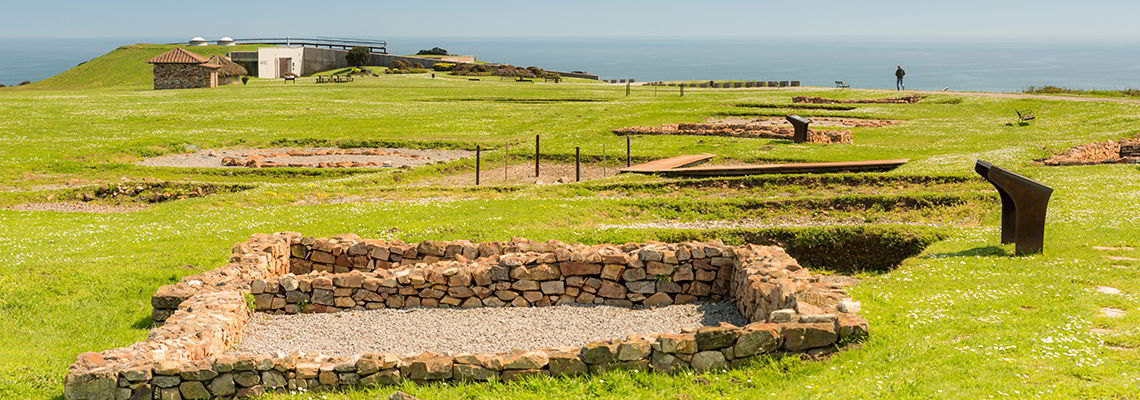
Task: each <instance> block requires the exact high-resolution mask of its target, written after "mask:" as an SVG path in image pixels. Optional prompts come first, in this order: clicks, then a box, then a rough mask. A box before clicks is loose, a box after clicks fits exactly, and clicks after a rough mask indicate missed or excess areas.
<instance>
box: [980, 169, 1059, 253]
mask: <svg viewBox="0 0 1140 400" xmlns="http://www.w3.org/2000/svg"><path fill="white" fill-rule="evenodd" d="M974 171H977V172H978V175H981V176H982V177H983V178H986V180H987V181H990V183H991V184H993V185H994V187H995V188H997V191H998V194H999V195H1000V196H1001V242H1002V244H1006V243H1016V244H1017V254H1018V255H1024V254H1035V253H1040V252H1042V251H1044V248H1045V211H1046V209H1048V208H1049V196H1051V195H1052V194H1053V189H1052V188H1050V187H1048V186H1045V185H1042V184H1040V183H1038V182H1036V181H1033V180H1032V179H1029V178H1026V177H1024V176H1021V175H1018V174H1015V173H1013V172H1010V171H1008V170H1005V169H1002V168H1000V167H996V166H994V165H993V164H990V163H988V162H985V161H982V160H978V163H977V164H976V165H975V166H974Z"/></svg>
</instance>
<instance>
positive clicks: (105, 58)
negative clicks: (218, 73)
mask: <svg viewBox="0 0 1140 400" xmlns="http://www.w3.org/2000/svg"><path fill="white" fill-rule="evenodd" d="M175 47H186V48H188V49H190V50H191V51H193V52H194V53H197V54H199V55H202V56H205V57H210V56H213V55H226V54H228V53H229V52H231V51H249V50H254V49H257V47H258V46H253V45H247V46H233V47H221V46H200V47H193V48H190V47H189V46H178V45H160V44H132V45H126V46H122V47H119V48H117V49H115V50H112V51H111V52H110V53H107V54H104V55H102V56H99V57H96V58H94V59H92V60H91V61H88V62H86V63H83V64H80V65H77V66H75V68H72V69H69V70H67V71H64V72H63V73H61V74H59V75H56V76H53V77H51V78H47V79H44V80H42V81H39V82H35V83H32V84H30V85H26V86H21V87H19V88H18V89H24V90H28V89H68V90H81V89H149V88H150V87H151V79H152V78H153V74H152V72H151V66H150V64H147V63H146V60H148V59H150V58H151V57H154V56H157V55H159V54H162V53H163V52H165V51H168V50H170V49H173V48H175Z"/></svg>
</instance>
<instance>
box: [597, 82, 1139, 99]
mask: <svg viewBox="0 0 1140 400" xmlns="http://www.w3.org/2000/svg"><path fill="white" fill-rule="evenodd" d="M647 83H649V82H634V83H633V86H642V85H645V84H647ZM603 84H604V85H613V86H625V84H624V83H603ZM686 89H688V88H686ZM693 89H715V90H788V91H790V90H812V91H818V90H840V89H834V88H829V87H819V86H797V87H752V88H693ZM850 90H861V91H866V92H881V93H909V94H953V95H961V96H979V97H1000V98H1007V99H1039V100H1058V101H1079V102H1097V101H1104V102H1110V103H1126V104H1140V99H1121V98H1115V97H1076V96H1058V95H1048V94H1028V93H994V92H958V91H947V92H943V91H939V90H902V91H898V90H890V89H850Z"/></svg>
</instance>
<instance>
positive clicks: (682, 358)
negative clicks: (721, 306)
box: [65, 233, 868, 400]
mask: <svg viewBox="0 0 1140 400" xmlns="http://www.w3.org/2000/svg"><path fill="white" fill-rule="evenodd" d="M250 296H252V297H253V300H252V302H253V303H254V304H250V299H249V297H250ZM713 299H730V300H732V301H734V302H735V303H736V305H737V307H738V308H739V309H740V311H741V313H742V314H743V315H744V316H746V317H747V318H748V319H749V321H751V323H749V324H748V325H746V326H733V325H729V324H722V325H721V326H716V327H703V328H699V329H685V330H682V333H680V334H658V335H637V336H629V337H625V338H617V339H614V340H609V341H602V342H594V343H589V344H586V345H583V346H577V347H559V348H545V349H531V350H516V351H512V352H507V353H486V354H435V353H421V354H360V355H356V356H353V357H327V356H323V355H320V354H304V353H294V354H281V353H279V354H264V355H248V354H240V355H234V354H227V353H226V351H227V349H229V348H230V347H231V346H232V345H233V344H235V343H237V342H238V341H240V339H241V335H242V333H243V329H244V327H245V325H246V324H247V323H248V322H249V320H250V317H251V315H252V313H253V312H254V311H253V310H252V309H251V308H253V307H251V306H255V307H256V308H257V309H259V310H263V311H268V312H277V313H292V312H335V311H340V310H350V309H369V308H381V307H414V306H420V307H425V306H426V307H431V306H436V307H464V306H466V307H478V306H482V307H487V306H543V305H550V304H560V303H571V302H579V303H594V304H616V305H626V306H633V305H646V306H652V305H656V304H668V303H669V302H689V301H698V300H713ZM417 302H418V303H417ZM152 303H154V304H155V305H156V310H155V314H156V315H162V316H164V318H162V321H163V322H164V323H163V324H162V325H161V326H159V327H157V328H155V329H154V330H153V331H152V332H151V334H150V336H149V337H148V338H147V340H145V341H143V342H139V343H136V344H134V345H131V346H127V347H124V348H119V349H113V350H108V351H104V352H100V353H84V354H81V355H79V357H78V358H77V361H76V363H75V364H73V365H72V366H71V368H70V370H69V374H68V375H67V378H66V381H65V397H66V398H67V399H69V400H79V399H85V400H86V399H212V398H231V397H246V396H253V395H257V394H261V393H265V392H274V391H286V390H302V389H303V390H326V389H337V388H345V387H357V386H373V385H387V384H396V383H400V382H402V381H405V380H410V381H415V382H440V381H484V380H491V379H499V380H505V381H511V380H516V379H519V378H523V377H527V376H539V375H551V376H572V375H580V374H588V373H600V372H605V371H610V370H615V369H633V370H639V371H655V372H662V373H671V372H676V371H681V370H698V371H704V370H717V369H723V368H732V367H736V366H740V365H744V364H746V363H748V362H749V361H751V360H752V359H754V358H757V357H765V356H769V355H772V354H782V353H806V354H818V353H826V352H830V351H834V350H835V349H837V348H838V347H839V346H841V345H843V344H845V343H848V342H850V341H855V340H859V339H861V338H863V337H865V336H866V335H867V334H868V330H867V324H866V322H865V321H864V320H863V319H862V318H860V317H859V316H858V315H857V314H855V313H856V312H857V311H858V303H855V302H852V301H850V299H848V298H847V297H846V294H845V293H844V292H843V290H842V289H841V288H839V287H835V286H832V285H829V284H827V283H824V282H821V281H820V279H819V278H818V277H817V276H813V275H812V274H810V273H809V272H808V270H806V269H804V268H801V267H800V266H799V264H798V263H797V262H796V261H795V260H794V259H793V258H791V257H790V256H788V255H787V253H785V252H784V251H783V250H782V249H780V248H778V247H766V246H754V245H749V246H726V245H724V244H723V243H719V242H708V243H698V242H689V243H678V244H665V243H648V244H625V245H600V246H584V245H568V244H564V243H560V242H554V241H552V242H545V243H539V242H532V241H527V240H524V239H515V240H512V241H510V242H489V243H471V242H467V241H453V242H439V241H427V242H423V243H418V244H406V243H403V242H398V241H375V240H361V239H360V238H358V237H356V236H355V235H341V236H336V237H333V238H312V237H303V236H301V235H300V234H295V233H280V234H274V235H257V236H255V237H254V238H253V239H252V240H250V241H249V242H245V243H240V244H238V245H236V246H234V248H233V255H232V256H231V262H230V263H228V264H227V265H225V266H223V267H221V268H219V269H216V270H213V271H210V272H207V273H203V274H199V275H195V276H191V277H187V278H184V279H183V280H182V281H180V282H178V283H176V284H174V285H169V286H164V287H163V288H160V289H159V290H158V292H157V293H156V294H155V296H154V298H153V299H152ZM159 305H161V306H163V307H161V308H160V307H159ZM157 320H158V318H156V321H157Z"/></svg>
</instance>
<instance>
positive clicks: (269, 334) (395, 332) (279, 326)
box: [231, 302, 746, 357]
mask: <svg viewBox="0 0 1140 400" xmlns="http://www.w3.org/2000/svg"><path fill="white" fill-rule="evenodd" d="M721 322H729V323H732V324H736V325H738V326H740V325H744V324H746V322H745V320H744V317H742V316H741V315H740V313H739V312H738V311H737V310H736V306H734V305H732V303H727V302H724V303H699V304H683V305H671V306H665V307H657V308H646V309H629V308H622V307H610V306H587V305H564V306H553V307H504V308H475V309H441V308H416V309H382V310H372V311H349V312H339V313H330V314H296V315H271V314H261V313H258V314H257V315H256V316H255V317H254V320H253V321H252V322H251V323H250V324H249V326H248V327H246V330H245V337H244V339H243V340H242V342H241V343H239V344H238V345H237V346H235V347H234V349H232V350H231V353H254V354H273V353H275V352H278V351H281V352H286V353H292V352H296V351H301V352H305V353H320V354H323V355H328V356H345V357H347V356H352V355H355V354H361V353H394V354H415V353H421V352H425V351H431V352H436V353H443V352H452V353H476V352H479V353H483V352H507V351H511V350H513V349H537V348H546V347H560V346H578V345H583V344H586V343H589V342H592V341H598V340H610V339H618V338H621V337H624V336H627V335H633V334H650V333H679V332H681V329H682V328H696V327H699V326H711V325H717V324H719V323H721Z"/></svg>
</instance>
